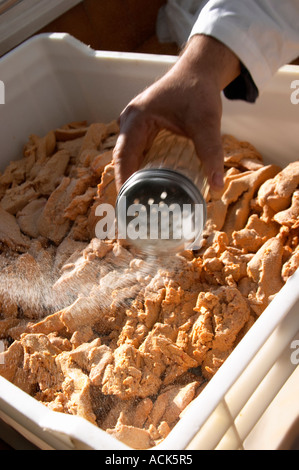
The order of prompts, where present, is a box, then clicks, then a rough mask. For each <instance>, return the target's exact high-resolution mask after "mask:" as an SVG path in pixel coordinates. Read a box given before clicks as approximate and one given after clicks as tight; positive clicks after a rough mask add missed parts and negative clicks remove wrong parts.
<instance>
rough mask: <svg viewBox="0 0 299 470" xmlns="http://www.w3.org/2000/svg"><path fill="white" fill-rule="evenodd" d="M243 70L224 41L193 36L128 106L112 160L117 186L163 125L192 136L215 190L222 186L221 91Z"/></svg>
mask: <svg viewBox="0 0 299 470" xmlns="http://www.w3.org/2000/svg"><path fill="white" fill-rule="evenodd" d="M239 73H240V63H239V60H238V58H237V57H236V56H235V54H234V53H233V52H232V51H231V50H230V49H228V48H227V47H226V46H225V45H224V44H222V43H220V42H219V41H217V40H216V39H213V38H211V37H209V36H202V35H197V36H194V37H193V38H192V39H191V40H190V42H189V44H188V45H187V47H186V49H185V51H184V52H183V54H182V55H181V56H180V58H179V59H178V61H177V62H176V64H175V65H174V66H173V67H172V68H171V69H170V71H169V72H168V73H166V74H165V75H164V76H163V77H162V78H161V79H159V80H158V81H157V82H156V83H154V84H153V85H151V86H150V87H149V88H147V89H146V90H145V91H143V92H142V93H141V94H139V95H138V96H137V97H136V98H134V99H133V100H132V101H131V102H130V103H129V104H128V106H127V107H126V108H125V109H124V111H123V112H122V114H121V116H120V134H119V138H118V140H117V143H116V146H115V149H114V152H113V160H114V163H115V177H116V185H117V189H118V190H119V189H120V187H121V186H122V184H123V183H124V182H125V181H126V180H127V178H128V177H129V176H130V175H131V174H132V173H134V172H135V171H136V170H138V169H139V168H140V166H141V164H142V160H143V158H144V156H145V154H146V152H147V151H148V150H149V148H150V147H151V145H152V143H153V141H154V139H155V137H156V135H157V134H158V132H159V131H160V130H162V129H168V130H170V131H172V132H174V133H177V134H180V135H184V136H186V137H188V138H190V139H192V141H193V143H194V146H195V150H196V152H197V155H198V157H199V158H200V160H201V161H202V164H203V170H204V172H205V174H206V176H207V178H208V182H209V185H210V187H211V188H212V189H215V190H217V189H220V188H221V187H222V186H223V172H224V165H223V150H222V140H221V117H222V104H221V91H222V90H223V89H224V88H225V87H226V86H227V85H228V84H229V83H230V82H231V81H232V80H234V78H236V77H237V76H238V75H239Z"/></svg>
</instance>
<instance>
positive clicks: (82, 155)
mask: <svg viewBox="0 0 299 470" xmlns="http://www.w3.org/2000/svg"><path fill="white" fill-rule="evenodd" d="M163 132H164V133H165V136H167V141H168V142H170V145H168V146H167V148H163V146H161V142H163V139H162V140H161V135H160V136H159V138H157V139H156V141H155V143H154V145H153V147H152V149H151V150H150V155H149V158H155V155H158V154H159V158H161V152H162V153H163V152H173V153H174V156H175V154H181V155H182V158H187V157H188V156H190V155H191V154H192V153H193V152H194V148H193V145H192V144H191V142H190V141H188V140H187V139H184V138H183V137H178V136H175V135H169V133H168V132H166V131H163ZM117 134H118V127H117V124H116V122H111V123H109V124H103V123H93V124H91V125H88V124H87V123H86V122H74V123H70V124H67V125H65V126H63V127H62V128H60V129H56V130H53V131H51V132H49V133H48V134H47V135H45V136H44V137H38V136H36V135H31V136H30V138H29V141H28V143H27V144H26V145H25V147H24V152H23V157H22V158H21V159H20V160H17V161H14V162H11V163H10V165H9V166H8V167H7V168H6V170H5V171H4V173H3V174H2V175H1V176H0V201H1V202H0V244H1V245H0V246H1V250H0V267H1V274H0V286H1V287H0V339H1V340H2V342H3V343H4V345H5V347H6V349H5V352H4V353H3V354H2V359H3V360H2V361H0V374H1V375H2V376H3V377H5V378H6V379H7V380H9V381H10V382H12V383H13V384H15V385H16V386H18V387H20V388H21V389H22V390H24V391H25V392H26V393H28V394H30V395H32V396H33V397H35V398H36V399H37V400H39V401H40V402H42V403H43V404H44V405H45V406H47V407H49V408H50V409H52V410H55V411H58V412H62V413H68V414H73V415H79V416H81V417H83V418H85V419H87V420H88V421H90V422H91V423H93V424H95V425H96V426H99V427H100V428H102V429H104V430H106V431H107V432H108V433H109V434H112V435H113V436H115V437H116V438H117V439H119V440H121V441H123V442H124V443H126V444H127V445H129V446H131V447H133V448H136V449H140V448H151V447H154V446H155V445H157V444H158V443H160V442H161V441H162V440H163V439H164V438H165V437H166V436H167V435H168V433H169V432H170V430H171V429H172V428H173V426H174V425H175V424H176V423H177V422H178V420H179V419H180V417H181V415H182V413H183V412H184V410H185V409H186V407H187V406H188V405H189V403H190V402H191V401H192V400H193V399H194V398H195V397H197V396H198V394H199V393H200V392H201V391H202V389H203V387H204V386H205V384H206V383H207V382H208V381H209V380H210V379H211V378H212V377H213V375H214V374H215V373H216V372H217V370H218V369H219V367H220V366H221V365H222V364H223V362H224V361H225V359H226V358H227V357H228V355H229V354H230V353H231V351H232V350H233V349H234V347H235V346H236V344H237V343H238V342H239V341H240V339H241V338H242V337H243V336H244V334H245V333H246V332H247V331H248V329H249V328H250V327H251V326H252V324H253V323H254V322H255V321H256V319H257V318H258V317H259V316H260V315H261V314H262V312H263V310H264V309H265V308H266V307H267V305H268V304H269V302H270V301H271V299H272V298H273V296H275V294H276V293H277V292H278V291H279V290H280V289H281V287H282V286H283V284H284V283H285V282H286V280H287V279H288V278H289V277H290V276H291V275H292V274H293V273H294V272H295V270H296V269H297V267H298V266H299V243H298V235H299V190H298V187H299V161H297V162H293V163H291V164H289V165H288V166H287V167H286V168H284V169H282V168H280V167H278V166H275V165H265V164H264V163H263V160H262V156H261V155H260V154H259V152H258V151H257V150H256V149H255V148H254V147H253V146H252V145H250V144H249V143H247V142H239V141H238V140H237V139H235V138H234V137H232V136H230V135H224V136H223V148H224V154H225V187H224V190H223V191H222V192H218V193H216V192H212V191H210V193H209V196H208V201H207V208H208V222H207V224H206V227H205V232H204V240H203V247H202V249H201V250H199V251H198V252H196V253H195V252H192V251H185V252H183V253H180V254H178V255H176V256H171V257H169V258H163V259H154V258H150V257H144V256H141V255H139V254H138V253H137V252H135V251H134V250H133V249H132V248H130V246H128V245H126V244H125V243H124V242H119V241H116V240H99V239H97V238H96V237H95V226H96V223H97V220H98V219H97V217H96V214H95V211H96V207H97V206H98V205H99V204H101V203H103V202H104V203H110V204H115V201H116V196H117V193H116V188H115V184H114V167H113V163H112V162H111V159H112V149H113V147H114V145H115V142H116V139H117ZM162 137H163V133H162ZM170 137H171V138H170ZM99 182H100V184H98V183H99Z"/></svg>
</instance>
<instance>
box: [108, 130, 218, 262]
mask: <svg viewBox="0 0 299 470" xmlns="http://www.w3.org/2000/svg"><path fill="white" fill-rule="evenodd" d="M208 191H209V187H208V183H207V178H206V177H205V175H204V173H203V169H202V165H201V162H200V160H199V158H198V157H197V155H196V152H195V149H194V146H193V143H192V142H191V141H190V140H189V139H186V138H184V137H181V136H176V135H173V134H171V133H170V132H167V131H162V132H161V133H160V134H159V135H158V137H157V138H156V139H155V142H154V144H153V146H152V147H151V149H150V151H149V152H148V154H147V155H146V157H145V160H144V162H143V165H142V168H141V169H140V170H138V171H137V172H135V173H134V174H133V175H132V176H131V177H130V178H129V179H128V180H127V181H126V182H125V183H124V185H123V186H122V188H121V190H120V192H119V194H118V198H117V202H116V215H117V227H118V236H119V238H123V239H126V240H128V241H129V242H130V243H131V244H133V245H134V246H135V247H137V248H138V249H139V250H140V251H141V252H144V253H148V254H151V255H157V256H161V255H163V254H164V255H167V254H173V253H178V252H180V251H183V250H186V249H193V250H196V249H198V248H200V245H201V235H202V231H203V228H204V225H205V222H206V217H207V216H206V202H205V199H206V197H207V194H208Z"/></svg>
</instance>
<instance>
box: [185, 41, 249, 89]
mask: <svg viewBox="0 0 299 470" xmlns="http://www.w3.org/2000/svg"><path fill="white" fill-rule="evenodd" d="M179 62H180V66H181V67H183V68H184V69H185V71H187V70H188V73H189V74H192V75H194V76H195V77H199V76H200V75H202V74H203V73H204V77H205V79H206V80H210V83H213V84H214V85H215V86H216V87H217V89H218V90H219V91H222V90H223V89H224V88H226V87H227V86H228V85H229V84H230V83H231V82H232V81H233V80H235V79H236V78H237V77H238V76H239V75H240V72H241V63H240V60H239V58H238V57H237V56H236V54H235V53H234V52H233V51H232V50H231V49H229V48H228V47H227V46H225V44H223V43H222V42H220V41H218V40H217V39H215V38H213V37H212V36H206V35H201V34H197V35H195V36H193V37H192V38H191V39H190V40H189V42H188V44H187V45H186V47H185V49H184V51H183V52H182V55H181V57H180V59H179Z"/></svg>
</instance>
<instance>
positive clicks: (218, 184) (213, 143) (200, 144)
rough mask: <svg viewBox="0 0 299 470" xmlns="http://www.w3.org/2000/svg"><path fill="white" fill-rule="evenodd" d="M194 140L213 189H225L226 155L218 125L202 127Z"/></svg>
mask: <svg viewBox="0 0 299 470" xmlns="http://www.w3.org/2000/svg"><path fill="white" fill-rule="evenodd" d="M193 142H194V145H195V150H196V153H197V155H198V157H199V158H200V160H201V162H202V164H203V169H204V173H205V174H206V176H207V178H208V183H209V185H210V187H211V189H213V190H215V191H219V190H220V189H223V185H224V182H223V178H224V157H223V148H222V139H221V134H220V131H218V129H217V126H215V127H214V128H212V129H201V130H200V132H198V133H197V134H196V135H195V136H194V137H193Z"/></svg>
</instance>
